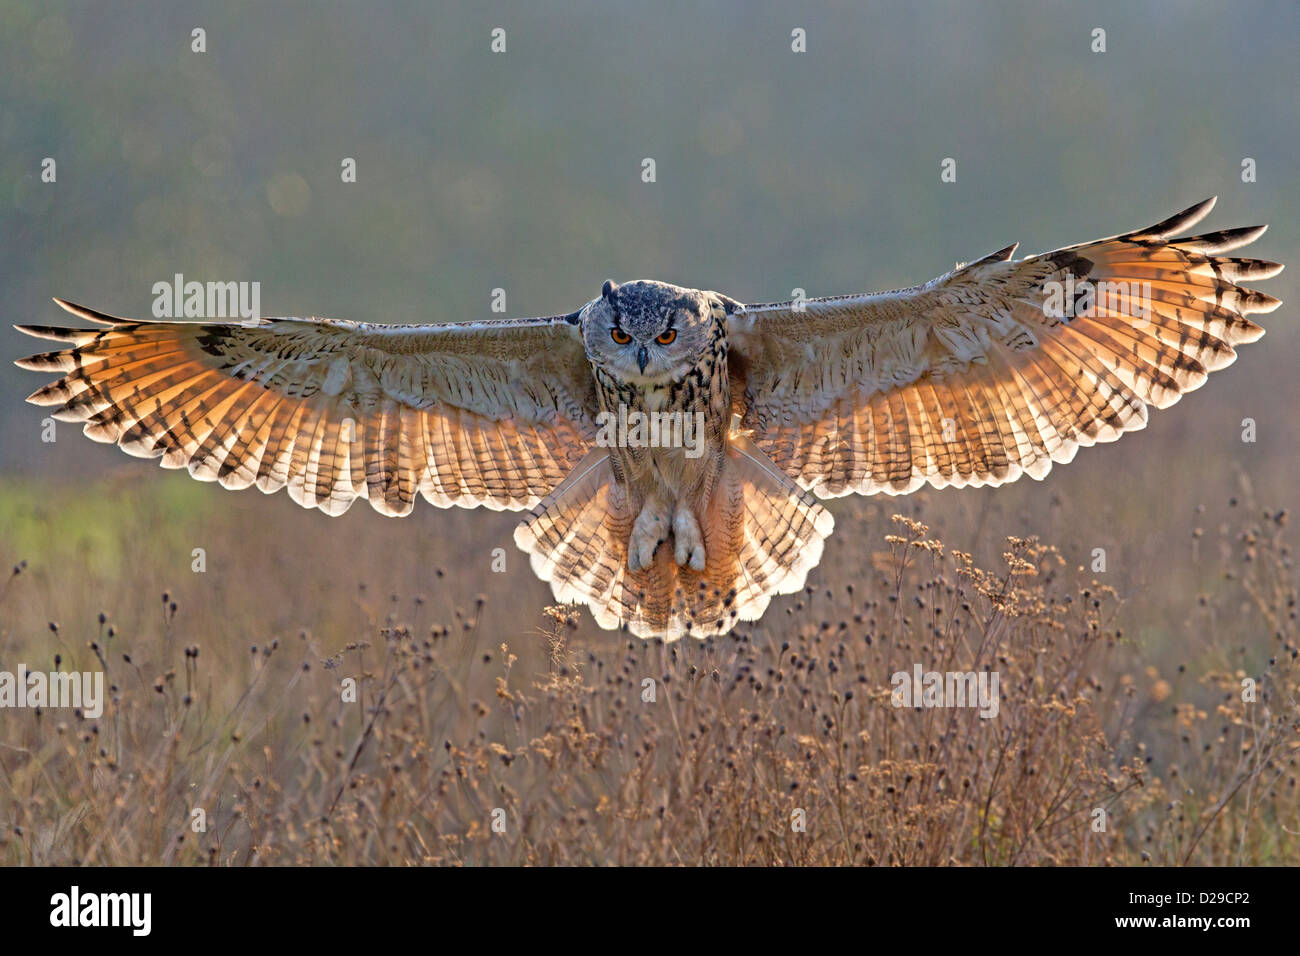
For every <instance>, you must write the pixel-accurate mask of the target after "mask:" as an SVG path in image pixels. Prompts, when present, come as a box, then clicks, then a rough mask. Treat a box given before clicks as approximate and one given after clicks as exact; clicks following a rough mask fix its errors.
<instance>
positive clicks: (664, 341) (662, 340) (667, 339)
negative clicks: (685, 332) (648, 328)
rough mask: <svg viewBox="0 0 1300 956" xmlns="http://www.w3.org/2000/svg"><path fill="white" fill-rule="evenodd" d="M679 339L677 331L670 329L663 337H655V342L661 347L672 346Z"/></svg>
mask: <svg viewBox="0 0 1300 956" xmlns="http://www.w3.org/2000/svg"><path fill="white" fill-rule="evenodd" d="M675 338H677V330H676V329H669V330H668V331H667V332H665V333H664V334H663V335H658V336H655V341H656V342H658V343H659V344H660V345H672V344H673V339H675Z"/></svg>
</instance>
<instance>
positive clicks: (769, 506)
mask: <svg viewBox="0 0 1300 956" xmlns="http://www.w3.org/2000/svg"><path fill="white" fill-rule="evenodd" d="M637 508H639V503H637V502H633V501H631V500H629V498H628V496H627V493H626V492H625V490H624V489H623V487H622V486H621V485H619V484H618V483H617V482H616V481H615V480H614V474H613V469H612V467H611V465H610V460H609V454H608V452H606V451H603V450H598V451H593V452H592V453H590V454H589V455H588V456H587V458H586V459H585V460H584V461H583V462H582V463H581V464H580V465H579V466H578V467H577V468H575V469H574V471H573V473H572V474H571V475H570V476H569V477H568V478H567V479H566V480H565V481H564V483H562V484H561V485H560V486H559V487H558V488H557V489H556V490H555V492H553V493H552V494H551V495H550V496H548V497H547V498H546V499H544V500H543V501H542V502H541V503H540V504H538V506H537V507H536V508H534V509H533V511H532V512H531V514H530V515H529V516H528V518H527V519H525V521H524V522H523V523H521V524H520V525H519V527H518V528H517V529H516V531H515V542H516V543H517V544H518V545H519V547H521V548H522V549H523V550H524V551H526V552H528V553H529V554H530V555H531V559H530V560H531V563H532V567H533V570H534V571H535V572H536V573H537V575H538V577H540V578H541V579H542V580H543V581H549V582H550V584H551V589H552V591H553V592H554V594H555V597H556V599H557V600H560V601H565V602H582V603H584V604H587V605H588V606H589V607H590V608H591V612H592V616H593V617H595V619H596V622H597V623H598V624H600V626H601V627H604V628H614V627H618V626H619V625H620V624H626V625H627V626H628V630H630V631H631V632H632V633H633V634H636V635H637V636H639V637H661V638H663V639H664V640H666V641H674V640H677V639H679V638H681V637H685V636H691V637H699V638H704V637H709V636H713V635H718V634H725V633H726V632H728V631H730V630H731V629H732V628H733V627H735V625H736V623H737V622H739V621H753V620H757V619H758V618H759V617H760V616H761V615H762V614H763V612H764V611H765V610H766V609H767V605H768V602H769V601H770V600H771V598H772V595H774V594H789V593H792V592H794V591H797V590H799V589H800V588H802V587H803V585H804V580H805V578H806V577H807V574H808V572H809V571H810V570H812V568H814V567H816V566H817V562H818V561H820V560H821V554H822V544H823V542H824V540H825V538H826V536H827V535H829V534H830V533H831V530H832V528H833V527H834V521H833V519H832V518H831V515H830V512H828V511H826V509H825V508H823V507H822V506H821V505H820V504H818V503H817V501H816V500H815V499H814V498H813V497H812V496H811V495H810V494H809V493H808V492H806V491H804V490H802V489H800V488H799V487H798V486H797V485H795V484H794V482H792V481H791V480H790V479H789V478H787V477H786V476H785V475H783V474H781V472H780V471H779V470H778V469H777V468H776V466H775V465H773V464H772V462H771V461H769V460H768V458H767V457H766V456H765V455H764V454H763V453H762V452H761V451H759V450H758V449H757V448H755V447H754V446H753V444H752V443H751V442H749V441H748V439H746V438H743V437H739V438H736V437H733V439H732V442H731V447H730V449H729V450H728V452H727V458H726V461H725V463H724V465H723V469H722V473H721V475H720V476H719V479H718V483H717V487H716V488H715V490H714V493H713V495H712V497H711V499H710V500H709V502H708V504H707V506H706V508H705V512H704V513H703V514H701V515H697V517H698V518H699V521H700V528H701V530H702V531H703V533H704V547H705V551H706V553H707V556H708V559H707V563H706V565H705V568H704V570H703V571H695V570H692V569H691V568H689V567H685V568H682V567H678V566H677V564H676V563H675V562H674V560H673V547H672V541H671V540H669V541H667V542H665V543H664V544H662V545H661V546H660V547H659V550H658V551H657V552H656V554H655V560H654V563H653V564H651V566H650V567H648V568H646V569H644V570H642V571H636V572H633V571H629V570H628V567H627V542H628V537H629V536H630V535H631V533H632V524H633V521H634V519H635V517H636V511H637Z"/></svg>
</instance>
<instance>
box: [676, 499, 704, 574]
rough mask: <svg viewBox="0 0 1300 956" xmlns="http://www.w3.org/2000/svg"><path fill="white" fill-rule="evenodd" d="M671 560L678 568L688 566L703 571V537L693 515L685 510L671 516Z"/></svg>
mask: <svg viewBox="0 0 1300 956" xmlns="http://www.w3.org/2000/svg"><path fill="white" fill-rule="evenodd" d="M673 540H674V547H673V558H674V559H675V560H676V561H677V566H678V567H685V566H686V565H688V564H689V565H690V566H691V567H692V568H694V569H695V570H696V571H703V570H704V536H703V535H702V534H701V533H700V524H699V522H698V521H696V520H695V515H693V514H691V512H690V511H689V510H687V509H685V508H683V509H681V510H680V511H678V512H677V513H676V514H675V515H673Z"/></svg>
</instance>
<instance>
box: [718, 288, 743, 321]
mask: <svg viewBox="0 0 1300 956" xmlns="http://www.w3.org/2000/svg"><path fill="white" fill-rule="evenodd" d="M713 295H714V296H715V297H716V298H717V300H718V301H719V302H721V303H722V310H723V311H724V312H726V313H727V315H735V314H736V313H737V312H743V311H744V310H745V303H743V302H737V301H736V300H735V299H733V298H732V297H731V296H729V295H723V294H722V293H721V292H715V293H713Z"/></svg>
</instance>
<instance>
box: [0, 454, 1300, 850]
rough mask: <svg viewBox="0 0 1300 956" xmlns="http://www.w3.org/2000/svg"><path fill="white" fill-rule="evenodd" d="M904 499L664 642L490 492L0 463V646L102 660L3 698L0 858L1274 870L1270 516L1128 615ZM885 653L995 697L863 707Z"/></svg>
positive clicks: (1292, 737)
mask: <svg viewBox="0 0 1300 956" xmlns="http://www.w3.org/2000/svg"><path fill="white" fill-rule="evenodd" d="M141 467H143V466H139V465H137V464H135V463H131V464H129V465H127V466H124V468H123V472H122V474H124V475H134V477H136V478H139V477H141V476H140V475H138V474H135V473H134V471H133V470H135V469H139V468H141ZM149 477H150V478H153V477H154V476H153V475H152V473H150V474H149ZM931 497H932V496H925V495H922V496H919V497H916V498H914V499H906V500H904V501H888V500H886V501H879V502H878V501H870V502H866V503H861V502H859V503H856V504H852V505H850V506H847V507H839V506H837V518H838V521H839V529H838V531H837V535H836V539H835V543H834V544H833V545H832V547H830V548H828V552H827V557H826V560H825V561H824V562H823V565H822V567H821V568H820V569H819V570H818V571H816V572H814V574H813V575H812V577H811V578H810V586H809V587H808V588H807V589H806V591H805V592H804V593H803V594H801V595H795V596H791V597H788V598H782V599H778V600H777V601H776V602H774V604H773V606H772V608H771V609H770V610H769V612H768V614H767V616H766V617H765V618H764V619H763V620H762V621H760V622H759V623H758V624H757V625H756V626H747V627H742V628H741V629H739V630H738V631H737V632H736V633H735V634H733V635H730V636H728V637H727V638H724V639H720V640H714V641H710V642H707V643H704V642H698V641H691V642H685V643H681V644H676V645H664V644H662V643H656V642H642V641H640V640H638V639H634V638H629V637H628V636H627V635H620V634H617V633H611V632H602V631H599V630H597V629H596V628H594V626H593V625H592V624H591V622H590V620H589V619H587V618H585V617H583V616H581V615H579V614H578V613H577V612H575V611H572V610H570V609H564V608H560V607H546V603H547V602H546V600H545V589H544V587H543V586H542V585H540V584H538V583H537V582H535V581H531V580H530V579H529V578H528V577H527V570H526V567H525V566H524V564H525V563H524V562H523V561H522V560H521V556H520V555H518V554H517V553H515V552H513V551H512V552H510V553H509V555H508V559H507V560H508V562H510V570H509V571H508V573H506V574H500V575H494V574H492V573H491V572H490V571H488V570H487V568H486V565H487V563H488V560H489V557H488V556H489V555H490V554H491V549H492V548H493V547H494V546H495V544H494V541H493V540H492V539H491V538H490V537H489V538H485V537H483V536H482V535H483V534H484V533H487V534H489V535H496V536H497V537H500V538H501V539H502V540H503V541H504V540H506V538H507V532H508V529H509V526H510V521H511V519H510V516H508V515H504V516H495V517H493V518H488V517H486V516H479V515H469V514H466V513H464V512H436V511H434V510H433V509H422V511H423V514H424V517H423V518H421V519H418V520H417V519H411V520H410V521H408V522H388V521H382V520H380V519H378V518H377V517H375V516H374V515H372V514H369V513H364V514H361V513H360V512H361V511H362V509H357V510H356V512H354V513H350V514H349V515H348V516H346V517H345V518H343V519H339V520H337V521H334V522H331V521H329V520H326V519H324V518H322V517H321V516H319V515H316V514H309V513H300V512H298V510H297V509H294V508H291V507H290V506H289V505H288V503H287V502H285V501H283V500H274V501H272V500H269V499H262V498H261V496H232V495H226V494H222V493H219V492H217V491H216V490H215V489H213V488H211V487H204V486H200V485H197V484H194V483H190V482H188V481H187V480H186V479H184V478H179V477H176V476H165V477H159V478H157V480H150V481H147V482H144V483H139V482H130V483H127V482H115V481H114V480H112V479H110V480H107V481H102V482H100V483H99V484H98V485H97V486H96V487H95V489H94V493H93V494H86V493H84V492H82V491H78V490H76V489H74V488H73V487H71V486H66V485H55V486H54V487H53V488H52V489H51V488H48V487H47V488H44V489H37V488H35V487H31V486H18V485H11V486H8V487H7V488H6V490H5V494H4V496H3V502H4V505H3V511H0V542H3V549H4V552H5V553H4V558H5V559H6V560H9V561H10V562H11V563H13V564H15V569H14V571H13V573H12V575H11V576H10V577H9V578H8V580H7V581H6V583H5V584H4V585H3V587H2V588H0V622H2V623H0V666H3V667H9V668H10V669H12V668H13V667H14V666H16V664H17V663H18V662H20V661H21V662H24V663H26V664H27V666H28V667H29V668H31V669H48V668H54V667H58V668H60V669H63V670H70V669H79V670H93V669H99V668H102V669H103V670H104V671H105V673H106V675H107V682H108V684H109V685H110V688H111V689H110V692H109V694H110V697H111V700H110V701H109V702H108V704H107V705H106V708H105V711H104V713H103V715H102V717H101V718H100V719H99V720H90V719H86V718H84V717H82V716H80V715H77V714H74V713H72V712H70V711H66V710H61V711H46V712H38V711H33V710H26V711H18V710H9V711H6V712H5V714H4V720H3V722H0V862H2V863H4V864H42V865H43V864H68V863H85V864H179V865H268V864H298V863H310V864H325V865H351V864H385V865H416V864H451V865H455V864H670V865H671V864H775V865H800V864H863V865H909V864H911V865H915V864H921V865H942V864H959V865H1068V864H1125V865H1127V864H1144V863H1151V864H1295V863H1297V862H1300V847H1298V844H1297V840H1296V836H1295V834H1296V832H1297V830H1300V797H1298V796H1297V787H1296V774H1297V766H1296V762H1297V757H1300V726H1298V724H1300V716H1298V714H1300V711H1298V709H1297V702H1298V700H1300V696H1298V695H1300V665H1298V664H1297V660H1296V656H1297V651H1296V645H1297V636H1296V622H1295V618H1296V611H1295V600H1296V582H1295V574H1294V568H1293V567H1292V556H1291V552H1290V549H1289V546H1288V545H1287V544H1286V534H1287V528H1286V515H1285V514H1284V513H1280V512H1277V511H1275V510H1270V509H1267V508H1264V507H1262V506H1261V505H1260V504H1259V503H1257V502H1254V501H1251V500H1248V496H1247V497H1245V498H1241V499H1240V500H1237V499H1234V501H1233V502H1224V503H1223V504H1222V505H1220V506H1217V507H1207V508H1206V509H1204V511H1203V512H1202V513H1201V514H1200V515H1198V516H1197V517H1198V518H1199V519H1200V524H1199V525H1198V526H1197V527H1195V528H1193V527H1189V528H1188V535H1189V537H1191V539H1192V540H1193V543H1194V548H1193V554H1194V558H1195V559H1194V561H1193V562H1191V565H1190V566H1191V567H1192V569H1193V570H1194V572H1195V574H1196V575H1199V577H1200V579H1201V580H1202V581H1203V582H1204V584H1205V587H1204V589H1203V590H1201V591H1199V592H1198V593H1195V594H1192V593H1183V594H1181V595H1178V594H1165V595H1164V597H1165V598H1166V599H1167V601H1169V602H1173V601H1176V600H1177V599H1178V598H1179V597H1180V596H1181V598H1182V599H1183V600H1184V601H1185V606H1184V607H1182V608H1181V610H1180V611H1178V612H1170V611H1168V610H1167V609H1166V608H1165V603H1166V601H1159V602H1153V603H1154V604H1157V605H1159V607H1158V609H1157V610H1156V611H1154V612H1153V611H1152V605H1151V604H1144V602H1142V601H1141V600H1137V601H1133V600H1129V598H1130V597H1131V595H1128V594H1126V593H1125V591H1126V588H1125V585H1124V584H1123V583H1119V582H1120V581H1121V580H1122V576H1120V575H1116V574H1113V573H1108V574H1092V573H1091V572H1090V571H1088V570H1085V569H1084V568H1082V567H1080V566H1079V565H1078V564H1076V563H1072V562H1071V561H1068V560H1066V558H1065V557H1063V555H1062V553H1061V552H1060V551H1058V550H1057V549H1056V548H1054V547H1053V546H1052V545H1051V544H1050V543H1047V542H1041V541H1038V540H1032V539H1031V540H1020V539H1014V538H1013V539H1010V540H1004V541H1003V542H1001V543H1000V544H998V545H996V549H997V550H994V549H993V548H990V550H991V551H992V553H991V555H990V556H989V557H988V558H987V559H984V560H977V559H976V558H974V557H972V556H971V555H968V554H966V553H963V552H961V551H959V550H954V549H952V548H949V547H947V546H945V544H942V543H940V542H939V541H938V540H936V537H935V535H934V534H933V533H932V532H931V531H930V530H929V529H927V527H926V526H925V525H924V524H922V523H921V521H920V518H923V517H924V515H925V512H926V510H927V502H929V501H930V499H931ZM236 503H238V504H237V505H236ZM267 508H276V509H279V510H278V511H277V512H276V513H277V514H278V515H279V516H280V518H281V519H283V520H281V521H280V522H279V523H278V525H274V524H272V523H271V522H268V521H267V520H266V515H268V514H270V513H271V512H269V511H267V510H266V509H267ZM899 510H907V511H908V513H909V515H911V516H910V517H905V516H901V515H900V516H896V517H891V515H892V514H893V512H895V511H899ZM938 510H940V511H942V510H943V509H938ZM286 512H287V514H286ZM918 516H919V517H918ZM286 528H287V529H290V530H289V536H288V537H286V536H285V533H284V532H285V529H286ZM430 529H438V530H439V532H440V534H439V535H438V536H437V537H434V536H431V535H429V534H428V531H429V530H430ZM340 532H341V533H340ZM196 547H201V548H203V549H204V557H205V560H206V570H204V571H202V572H196V571H194V570H192V567H193V560H194V559H193V557H192V555H193V549H194V548H196ZM999 551H1000V553H998V552H999ZM26 556H31V557H32V558H33V560H26ZM25 560H26V563H25V565H24V564H22V563H21V562H23V561H25ZM437 560H441V561H442V562H444V563H443V564H442V565H441V566H439V565H437V564H436V563H435V561H437ZM479 566H482V567H479ZM314 568H315V569H317V570H315V571H314V570H313V569H314ZM313 575H316V576H315V577H314V578H313ZM381 578H384V579H387V580H390V581H396V582H398V583H399V585H398V586H395V587H394V586H390V587H389V588H388V589H386V590H380V589H378V588H377V587H376V586H375V584H374V582H375V581H376V580H379V579H381ZM485 586H486V588H487V590H484V588H485ZM287 599H292V600H293V601H294V602H295V603H294V604H293V605H288V604H286V603H285V602H286V600H287ZM1143 620H1147V621H1148V622H1149V621H1152V620H1159V621H1164V622H1166V623H1165V626H1166V627H1167V628H1168V629H1169V630H1170V631H1172V635H1171V637H1170V641H1171V643H1166V642H1165V641H1164V640H1163V638H1162V639H1160V640H1155V641H1151V640H1146V639H1143V638H1141V637H1139V638H1138V639H1136V640H1135V638H1134V633H1135V632H1134V631H1132V630H1130V628H1132V627H1136V628H1138V631H1140V632H1144V633H1150V632H1151V631H1150V626H1149V624H1143V623H1142V621H1143ZM1170 622H1172V623H1170ZM916 663H920V664H922V665H923V666H924V668H925V669H927V670H930V669H934V670H940V671H949V670H968V669H976V670H979V669H990V670H995V671H997V672H998V673H999V675H1000V681H1001V688H1000V689H1001V694H1000V697H1001V700H1000V712H999V714H998V716H997V717H996V718H995V719H989V720H985V719H981V718H980V717H979V716H978V715H977V714H976V712H975V711H974V710H970V709H956V708H930V709H910V708H905V707H901V708H900V707H895V706H893V705H892V703H891V684H890V675H891V674H893V673H894V672H896V671H899V670H905V671H909V672H910V671H911V669H912V667H913V666H914V664H916ZM1244 677H1253V678H1255V679H1256V681H1257V691H1256V699H1255V701H1254V702H1244V701H1243V699H1242V696H1243V695H1242V678H1244ZM345 678H352V679H354V680H355V681H356V683H357V687H358V694H357V699H356V702H345V701H344V700H343V696H344V695H343V694H342V692H341V687H342V686H343V681H344V679H345ZM647 679H649V680H652V681H653V682H654V685H653V689H654V692H653V694H650V693H649V691H648V690H647V688H648V686H649V685H648V684H647V683H646V681H647ZM651 696H652V697H653V700H647V699H646V698H647V697H651ZM198 810H201V811H202V815H201V818H202V823H203V824H204V825H203V826H202V827H197V826H196V822H195V821H196V820H198V819H200V816H199V815H197V814H196V812H195V811H198ZM799 811H801V813H800V812H799ZM796 821H801V824H797V823H796ZM494 824H495V826H494Z"/></svg>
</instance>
